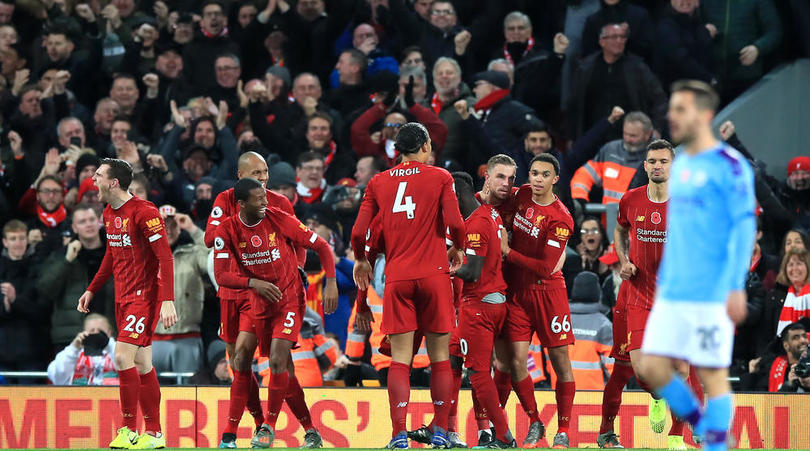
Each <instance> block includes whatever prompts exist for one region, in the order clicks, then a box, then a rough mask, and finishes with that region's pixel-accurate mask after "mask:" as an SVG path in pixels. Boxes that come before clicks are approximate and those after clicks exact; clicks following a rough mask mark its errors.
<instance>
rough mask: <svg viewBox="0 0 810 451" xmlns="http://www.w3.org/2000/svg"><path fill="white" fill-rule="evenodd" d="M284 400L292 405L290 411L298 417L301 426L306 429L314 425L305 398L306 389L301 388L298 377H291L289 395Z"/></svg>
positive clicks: (288, 404)
mask: <svg viewBox="0 0 810 451" xmlns="http://www.w3.org/2000/svg"><path fill="white" fill-rule="evenodd" d="M284 400H285V401H287V406H289V407H290V411H291V412H292V414H293V415H295V418H297V419H298V422H299V423H301V427H303V428H304V430H305V431H306V430H309V429H312V428H313V427H314V426H313V425H312V417H311V416H310V415H309V407H307V400H306V398H304V390H303V389H302V388H301V384H300V383H299V382H298V378H297V377H295V376H292V377H290V382H289V386H288V388H287V397H286V398H284Z"/></svg>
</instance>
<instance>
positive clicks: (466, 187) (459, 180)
mask: <svg viewBox="0 0 810 451" xmlns="http://www.w3.org/2000/svg"><path fill="white" fill-rule="evenodd" d="M450 175H452V176H453V181H454V182H455V185H456V192H457V193H464V194H465V195H472V194H473V193H474V192H475V189H474V188H473V179H472V176H470V174H467V173H466V172H462V171H457V172H453V173H452V174H450Z"/></svg>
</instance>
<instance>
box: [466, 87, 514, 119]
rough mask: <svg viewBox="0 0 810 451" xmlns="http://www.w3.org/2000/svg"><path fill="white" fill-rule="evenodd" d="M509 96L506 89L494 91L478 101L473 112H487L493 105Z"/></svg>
mask: <svg viewBox="0 0 810 451" xmlns="http://www.w3.org/2000/svg"><path fill="white" fill-rule="evenodd" d="M508 95H509V90H508V89H496V90H494V91H492V92H491V93H489V95H488V96H486V97H484V98H483V99H481V100H479V101H478V103H476V104H475V107H474V108H475V111H482V112H484V113H486V112H488V111H489V110H490V108H492V106H493V105H495V104H496V103H498V102H500V101H501V100H503V98H504V97H506V96H508Z"/></svg>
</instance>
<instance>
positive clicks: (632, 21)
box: [582, 0, 656, 64]
mask: <svg viewBox="0 0 810 451" xmlns="http://www.w3.org/2000/svg"><path fill="white" fill-rule="evenodd" d="M600 1H601V3H602V8H601V9H600V10H599V11H597V12H596V13H594V14H592V15H590V16H588V18H587V19H586V20H585V29H584V30H583V32H582V54H583V55H590V54H591V53H593V52H595V51H597V50H599V47H600V46H601V44H600V42H599V41H600V39H601V38H602V28H604V27H605V25H609V24H624V25H625V26H626V27H627V28H628V29H629V30H628V31H629V33H628V35H629V36H628V41H627V46H628V50H629V51H630V52H632V53H633V54H635V55H638V56H640V57H641V58H643V59H644V60H645V61H646V62H647V63H648V64H651V62H652V56H653V50H654V49H655V39H656V35H655V29H654V26H653V24H654V22H653V21H652V19H650V14H649V13H648V12H647V10H646V9H644V8H642V7H641V6H636V5H634V4H632V3H630V2H628V1H627V0H600Z"/></svg>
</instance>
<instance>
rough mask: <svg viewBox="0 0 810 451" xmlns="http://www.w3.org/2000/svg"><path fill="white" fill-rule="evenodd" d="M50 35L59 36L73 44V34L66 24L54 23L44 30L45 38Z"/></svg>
mask: <svg viewBox="0 0 810 451" xmlns="http://www.w3.org/2000/svg"><path fill="white" fill-rule="evenodd" d="M52 34H61V35H63V36H64V37H65V39H67V40H68V41H70V42H73V32H72V30H71V29H70V27H69V26H68V25H67V24H64V23H56V24H52V25H50V26H49V27H48V28H47V29H46V30H45V36H46V37H47V36H50V35H52Z"/></svg>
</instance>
